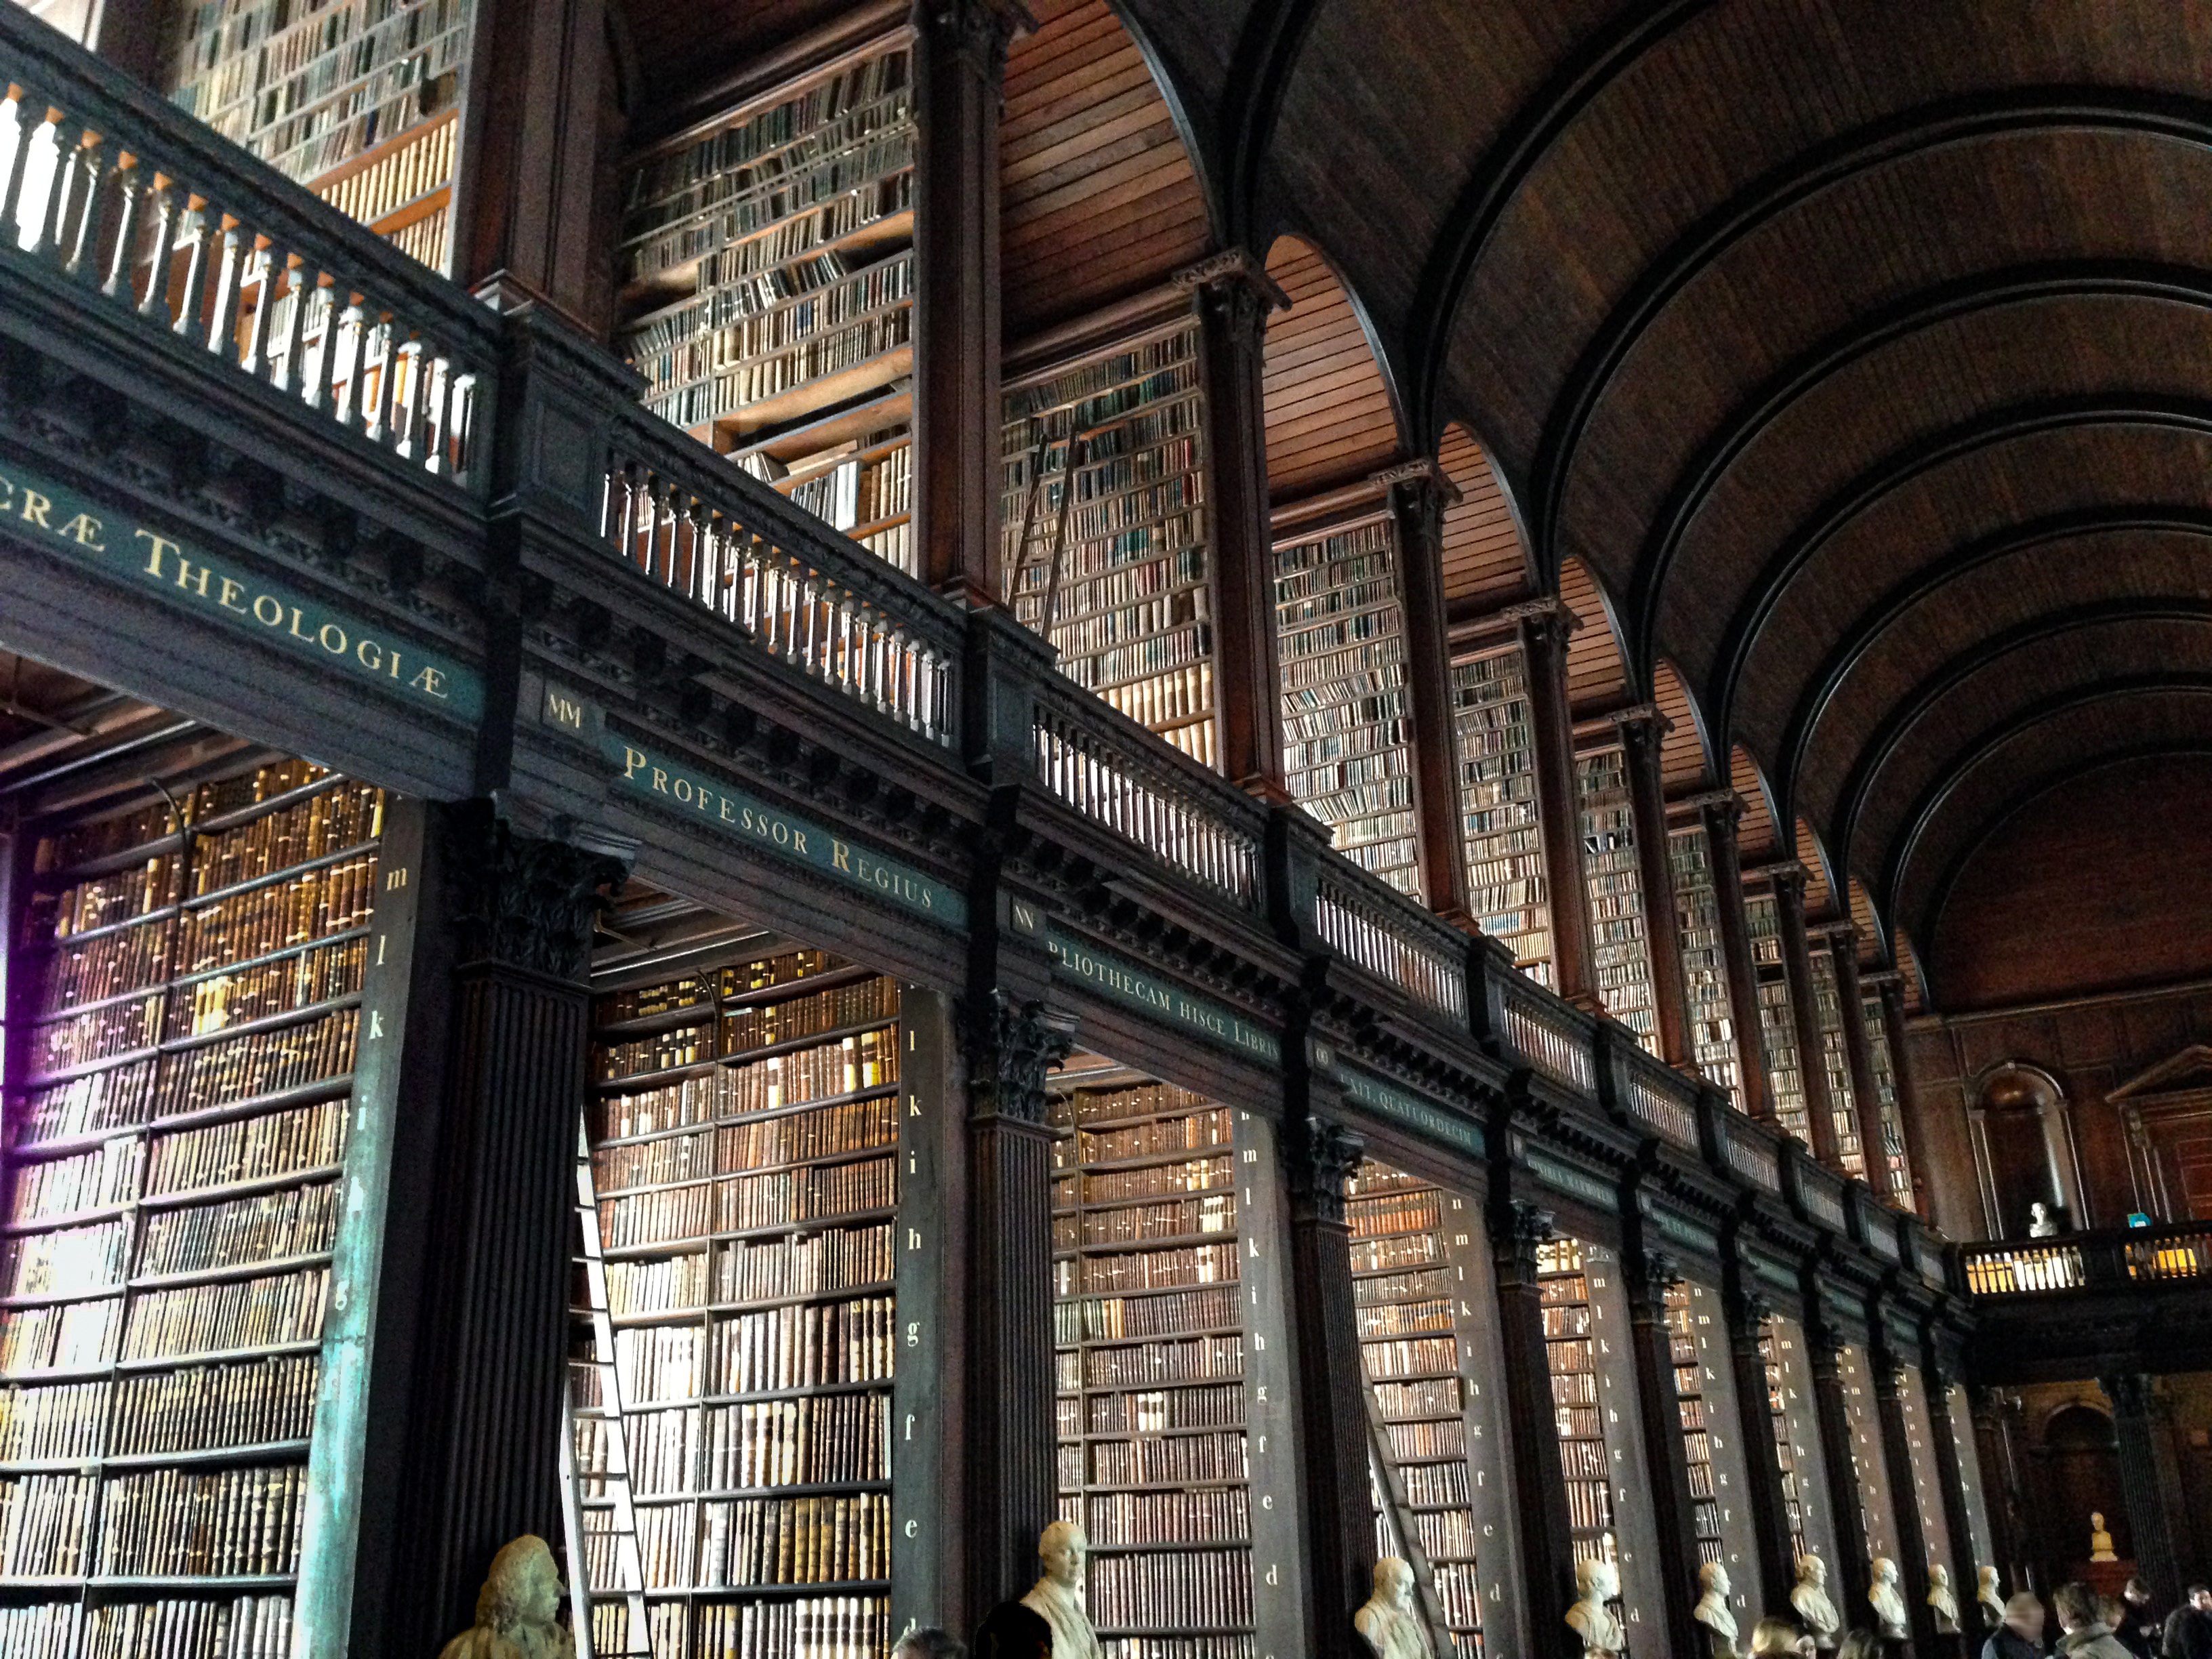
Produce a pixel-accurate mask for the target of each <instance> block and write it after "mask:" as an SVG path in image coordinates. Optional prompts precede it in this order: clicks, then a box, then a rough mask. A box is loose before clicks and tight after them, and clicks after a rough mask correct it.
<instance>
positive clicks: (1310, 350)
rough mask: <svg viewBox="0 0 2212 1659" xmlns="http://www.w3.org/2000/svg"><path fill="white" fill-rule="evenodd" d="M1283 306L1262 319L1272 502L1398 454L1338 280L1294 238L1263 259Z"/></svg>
mask: <svg viewBox="0 0 2212 1659" xmlns="http://www.w3.org/2000/svg"><path fill="white" fill-rule="evenodd" d="M1267 274H1268V275H1269V276H1272V277H1273V278H1274V279H1275V281H1276V283H1277V284H1278V285H1279V286H1280V287H1281V289H1282V290H1283V292H1284V294H1285V295H1286V296H1288V298H1289V300H1290V302H1291V308H1290V309H1289V310H1288V311H1278V312H1276V313H1274V314H1273V316H1272V317H1270V318H1269V319H1268V320H1267V341H1266V344H1265V349H1264V352H1263V354H1262V360H1261V373H1260V390H1261V401H1262V404H1263V406H1264V409H1265V412H1266V416H1267V489H1268V494H1269V495H1270V496H1272V497H1273V500H1274V501H1276V502H1277V504H1280V503H1282V502H1285V501H1295V500H1296V499H1297V498H1298V497H1299V496H1301V495H1312V494H1313V493H1315V492H1316V490H1322V489H1328V488H1330V487H1331V486H1334V485H1337V484H1344V483H1352V482H1354V481H1356V480H1358V479H1360V478H1364V477H1367V476H1368V475H1370V473H1373V472H1376V471H1379V470H1380V469H1382V468H1383V467H1386V466H1388V465H1390V463H1391V462H1392V461H1394V460H1395V459H1397V458H1398V455H1399V453H1400V444H1399V440H1398V416H1397V410H1396V409H1395V406H1394V404H1392V401H1391V398H1390V387H1389V382H1388V381H1386V380H1384V378H1383V369H1382V366H1381V365H1380V364H1379V363H1378V362H1376V356H1375V350H1374V347H1373V344H1372V343H1371V342H1370V340H1369V338H1368V336H1367V330H1366V327H1365V325H1364V324H1362V322H1361V321H1360V318H1359V312H1358V307H1356V306H1354V305H1353V303H1352V296H1351V295H1349V294H1348V293H1346V291H1345V288H1344V284H1343V283H1340V282H1339V281H1338V280H1337V276H1336V273H1335V272H1334V271H1333V270H1330V269H1329V268H1328V261H1327V260H1325V259H1324V258H1322V256H1321V254H1320V252H1318V251H1316V249H1315V248H1314V247H1313V246H1312V245H1311V244H1310V243H1307V242H1304V241H1301V240H1298V239H1297V237H1294V236H1285V237H1284V238H1283V239H1282V240H1279V241H1278V242H1277V243H1276V244H1275V246H1274V247H1273V250H1272V251H1271V252H1269V253H1268V256H1267Z"/></svg>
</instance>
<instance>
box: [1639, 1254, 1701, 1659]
mask: <svg viewBox="0 0 2212 1659" xmlns="http://www.w3.org/2000/svg"><path fill="white" fill-rule="evenodd" d="M1627 1265H1628V1267H1629V1273H1628V1275H1627V1290H1628V1328H1629V1343H1630V1346H1631V1348H1632V1352H1633V1358H1634V1364H1635V1369H1636V1406H1637V1414H1638V1417H1639V1419H1641V1421H1642V1425H1643V1429H1644V1435H1643V1439H1644V1486H1645V1488H1646V1489H1647V1490H1648V1491H1649V1492H1650V1503H1651V1522H1652V1532H1653V1534H1654V1535H1655V1536H1656V1539H1657V1541H1658V1545H1659V1560H1658V1564H1657V1565H1658V1576H1659V1607H1660V1617H1661V1619H1662V1621H1663V1622H1664V1624H1665V1626H1666V1651H1668V1652H1670V1653H1688V1654H1693V1653H1697V1652H1699V1650H1701V1647H1702V1645H1703V1644H1700V1643H1699V1639H1698V1638H1699V1636H1700V1635H1701V1634H1702V1632H1700V1630H1699V1626H1698V1623H1697V1620H1694V1619H1692V1617H1691V1616H1690V1615H1691V1612H1692V1609H1693V1608H1694V1607H1696V1606H1697V1604H1698V1589H1697V1584H1698V1525H1697V1516H1696V1515H1695V1513H1694V1511H1693V1510H1692V1505H1691V1502H1690V1463H1689V1454H1688V1450H1687V1449H1686V1447H1685V1446H1684V1445H1683V1443H1682V1403H1681V1397H1680V1394H1679V1393H1678V1392H1677V1391H1676V1389H1675V1387H1674V1339H1673V1337H1672V1335H1671V1334H1669V1333H1668V1329H1667V1287H1668V1285H1673V1284H1676V1283H1678V1282H1680V1279H1681V1277H1682V1275H1681V1273H1680V1271H1679V1270H1678V1269H1677V1268H1676V1267H1675V1264H1674V1261H1673V1259H1672V1258H1671V1257H1669V1256H1668V1255H1665V1254H1664V1253H1663V1252H1662V1251H1658V1250H1648V1249H1638V1250H1637V1251H1636V1252H1635V1255H1634V1256H1633V1258H1632V1260H1631V1261H1629V1263H1628V1264H1627Z"/></svg>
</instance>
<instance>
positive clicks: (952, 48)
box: [914, 0, 1037, 90]
mask: <svg viewBox="0 0 2212 1659" xmlns="http://www.w3.org/2000/svg"><path fill="white" fill-rule="evenodd" d="M914 21H915V28H916V29H918V30H919V31H921V33H923V34H924V35H926V36H927V37H928V38H929V39H930V40H932V41H933V42H934V43H935V44H936V45H937V46H939V47H941V48H942V49H943V50H944V51H945V53H946V54H947V55H949V56H950V57H951V58H952V59H953V60H954V61H956V62H957V63H959V64H962V65H963V66H964V67H965V68H966V69H967V70H969V72H970V73H972V74H973V75H974V76H975V77H976V79H978V80H979V81H981V82H984V83H985V84H986V85H987V86H989V87H991V88H994V90H995V89H997V88H1000V87H1002V86H1003V85H1004V84H1005V81H1006V52H1007V51H1008V49H1009V48H1010V47H1012V45H1013V43H1014V37H1015V36H1016V35H1018V34H1027V33H1030V32H1031V31H1032V30H1034V29H1035V28H1036V26H1037V22H1036V17H1035V16H1033V15H1031V14H1030V9H1029V8H1028V7H1027V6H1024V5H1023V4H1022V3H1021V0H917V3H916V4H915V9H914Z"/></svg>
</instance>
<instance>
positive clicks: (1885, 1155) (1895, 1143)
mask: <svg viewBox="0 0 2212 1659" xmlns="http://www.w3.org/2000/svg"><path fill="white" fill-rule="evenodd" d="M1860 1007H1861V1009H1862V1011H1863V1016H1864V1018H1865V1020H1866V1034H1867V1059H1868V1061H1869V1066H1870V1069H1871V1070H1872V1071H1873V1073H1874V1097H1875V1105H1876V1106H1877V1107H1879V1108H1880V1117H1881V1160H1880V1163H1879V1165H1878V1170H1877V1172H1878V1175H1879V1177H1880V1178H1879V1179H1878V1180H1876V1181H1875V1190H1877V1191H1878V1192H1880V1193H1881V1194H1883V1196H1885V1197H1887V1198H1889V1199H1891V1200H1893V1201H1894V1202H1896V1203H1897V1204H1898V1205H1899V1206H1900V1207H1902V1208H1905V1209H1908V1210H1909V1209H1911V1208H1912V1169H1911V1164H1909V1163H1908V1162H1907V1161H1906V1158H1905V1120H1904V1118H1903V1117H1902V1115H1900V1113H1901V1109H1900V1108H1899V1105H1898V1103H1897V1061H1896V1060H1895V1058H1894V1057H1893V1055H1892V1054H1890V1052H1889V1028H1888V1026H1887V1024H1885V1023H1884V1021H1883V1018H1882V1012H1881V997H1879V996H1870V997H1867V998H1864V999H1863V1000H1862V1001H1861V1003H1860Z"/></svg>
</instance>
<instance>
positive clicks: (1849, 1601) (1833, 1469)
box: [1805, 1324, 1869, 1619]
mask: <svg viewBox="0 0 2212 1659" xmlns="http://www.w3.org/2000/svg"><path fill="white" fill-rule="evenodd" d="M1805 1353H1806V1358H1807V1359H1808V1361H1809V1362H1810V1364H1811V1369H1812V1372H1813V1416H1814V1421H1815V1422H1816V1423H1817V1424H1818V1425H1820V1468H1821V1473H1822V1474H1823V1475H1824V1476H1825V1477H1826V1481H1827V1488H1828V1490H1827V1492H1826V1498H1827V1500H1828V1513H1829V1516H1831V1518H1832V1520H1833V1521H1834V1522H1835V1531H1836V1553H1837V1554H1838V1555H1840V1556H1842V1557H1843V1558H1844V1559H1842V1560H1840V1561H1831V1562H1829V1563H1828V1572H1829V1581H1830V1583H1833V1584H1837V1585H1838V1586H1840V1592H1839V1593H1838V1594H1837V1595H1834V1596H1833V1597H1832V1599H1833V1600H1834V1601H1835V1603H1836V1605H1837V1606H1838V1607H1839V1608H1841V1609H1843V1611H1844V1616H1845V1617H1846V1618H1847V1619H1850V1618H1857V1617H1859V1616H1860V1615H1859V1613H1858V1612H1857V1610H1858V1609H1859V1608H1861V1607H1865V1606H1866V1604H1867V1590H1868V1588H1869V1579H1868V1573H1867V1535H1866V1511H1865V1510H1864V1509H1863V1507H1862V1506H1861V1504H1860V1502H1859V1488H1858V1481H1857V1477H1856V1476H1855V1475H1854V1474H1853V1473H1852V1470H1853V1468H1854V1466H1853V1464H1852V1462H1851V1419H1850V1407H1849V1404H1848V1403H1847V1402H1846V1401H1845V1400H1844V1368H1843V1340H1842V1339H1841V1338H1839V1337H1838V1336H1837V1335H1836V1334H1834V1333H1833V1332H1832V1331H1830V1330H1828V1329H1826V1328H1825V1327H1823V1326H1820V1325H1818V1324H1808V1325H1807V1327H1806V1328H1805Z"/></svg>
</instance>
